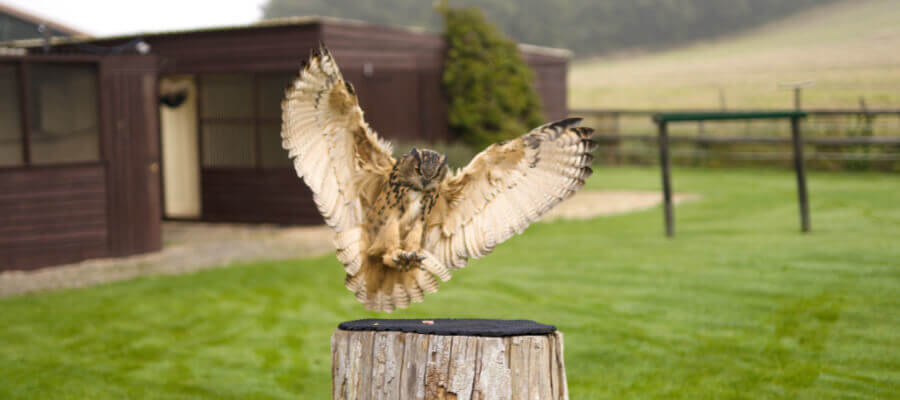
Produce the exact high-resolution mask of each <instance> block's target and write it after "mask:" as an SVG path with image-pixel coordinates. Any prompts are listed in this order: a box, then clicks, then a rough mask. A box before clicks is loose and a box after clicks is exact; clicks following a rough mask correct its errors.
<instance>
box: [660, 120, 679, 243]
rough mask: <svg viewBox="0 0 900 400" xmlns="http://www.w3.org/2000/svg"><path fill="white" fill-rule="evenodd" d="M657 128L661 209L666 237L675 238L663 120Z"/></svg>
mask: <svg viewBox="0 0 900 400" xmlns="http://www.w3.org/2000/svg"><path fill="white" fill-rule="evenodd" d="M656 124H657V125H658V126H659V165H660V167H661V169H662V185H663V208H664V211H665V222H666V236H668V237H673V236H675V221H674V218H673V215H672V184H671V177H670V175H671V174H670V171H669V132H668V126H667V124H666V121H665V120H662V119H657V121H656Z"/></svg>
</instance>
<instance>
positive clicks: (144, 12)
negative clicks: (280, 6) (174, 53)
mask: <svg viewBox="0 0 900 400" xmlns="http://www.w3.org/2000/svg"><path fill="white" fill-rule="evenodd" d="M265 2H266V0H219V1H214V0H152V1H146V0H141V1H134V0H119V1H115V0H0V3H4V4H7V5H10V6H13V7H15V8H18V9H20V10H23V11H26V12H28V13H31V14H36V15H38V16H42V17H46V18H49V19H50V20H52V21H54V22H58V23H61V24H63V25H67V26H70V27H72V28H75V29H78V30H80V31H83V32H86V33H89V34H91V35H96V36H107V35H117V34H123V33H134V32H148V31H167V30H173V29H186V28H198V27H208V26H221V25H238V24H247V23H251V22H253V21H256V20H258V19H259V18H260V17H261V16H262V11H261V9H260V7H261V6H262V5H263V4H264V3H265Z"/></svg>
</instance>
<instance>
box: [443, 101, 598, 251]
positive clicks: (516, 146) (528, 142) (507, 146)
mask: <svg viewBox="0 0 900 400" xmlns="http://www.w3.org/2000/svg"><path fill="white" fill-rule="evenodd" d="M580 122H581V119H580V118H569V119H564V120H561V121H557V122H553V123H549V124H546V125H543V126H540V127H538V128H535V129H534V130H532V131H531V132H529V133H527V134H525V135H524V136H521V137H519V138H517V139H514V140H510V141H506V142H501V143H497V144H494V145H491V146H490V147H488V148H487V149H485V150H484V151H482V152H481V153H480V154H478V155H477V156H476V157H475V158H474V159H472V161H471V162H470V163H469V165H467V166H466V167H465V168H464V169H462V170H461V171H459V172H457V173H456V174H455V175H454V176H452V177H450V178H448V179H446V180H445V181H444V182H443V183H442V185H441V187H440V192H439V197H438V199H439V200H438V203H437V204H435V207H434V209H433V210H432V213H431V214H430V215H429V221H428V228H427V236H426V242H425V246H426V248H427V249H428V250H430V251H431V253H433V254H434V255H435V256H436V257H437V259H438V260H440V261H441V262H442V263H443V264H444V265H446V266H447V267H449V268H452V269H458V268H462V267H464V266H465V265H466V262H467V260H468V259H469V258H479V257H483V256H485V255H487V254H488V253H490V252H491V251H492V250H493V249H494V247H495V246H497V245H498V244H500V243H502V242H503V241H505V240H507V239H509V238H510V237H511V236H512V235H513V234H515V233H521V232H522V231H523V230H524V229H525V228H526V227H528V225H530V224H531V223H532V222H534V221H537V220H538V219H539V218H540V217H541V216H542V215H543V214H544V213H546V212H547V211H548V210H550V209H551V208H552V207H553V206H555V205H556V204H559V203H560V202H561V201H563V200H565V199H567V198H569V197H570V196H571V195H572V194H573V193H575V191H576V190H578V189H580V188H581V187H582V186H584V180H585V179H586V178H587V177H589V176H590V174H591V172H592V171H591V168H590V164H591V161H592V160H593V156H591V154H590V153H591V151H593V150H594V148H595V147H596V145H595V143H594V141H593V140H591V136H592V134H593V130H591V129H590V128H582V127H578V124H579V123H580Z"/></svg>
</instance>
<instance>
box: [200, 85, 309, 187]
mask: <svg viewBox="0 0 900 400" xmlns="http://www.w3.org/2000/svg"><path fill="white" fill-rule="evenodd" d="M210 75H236V76H241V77H242V78H248V79H249V80H250V90H251V96H252V105H253V106H252V110H251V114H252V116H250V117H206V116H204V115H203V96H204V92H203V86H204V80H205V79H208V77H209V76H210ZM279 75H283V76H285V77H288V76H290V78H289V79H288V81H289V82H292V81H293V79H296V71H293V70H290V71H286V70H268V71H222V72H218V71H217V72H208V73H198V74H197V79H196V82H197V93H198V98H197V140H198V141H199V143H198V145H197V149H198V151H199V153H200V154H199V161H200V169H201V170H203V169H208V170H243V171H248V170H254V171H258V172H265V171H273V170H281V169H291V168H293V167H292V166H291V164H290V163H286V164H285V165H283V166H266V165H265V162H264V161H263V133H262V127H263V125H265V124H272V123H274V124H276V125H278V126H280V125H281V122H282V121H281V118H282V117H281V115H278V116H277V117H263V116H262V115H261V114H262V110H261V108H262V107H261V103H260V100H261V96H260V94H261V92H262V89H261V87H262V85H261V84H260V81H261V80H262V79H265V78H273V77H277V76H279ZM288 84H289V83H288ZM287 87H288V86H287V85H285V87H284V89H285V90H286V89H287ZM207 124H223V125H228V124H250V125H252V126H253V129H252V132H250V134H251V135H252V138H251V141H250V142H251V143H253V151H252V154H253V165H246V166H232V165H207V163H206V149H205V147H206V146H205V139H204V135H203V132H204V127H205V126H206V125H207Z"/></svg>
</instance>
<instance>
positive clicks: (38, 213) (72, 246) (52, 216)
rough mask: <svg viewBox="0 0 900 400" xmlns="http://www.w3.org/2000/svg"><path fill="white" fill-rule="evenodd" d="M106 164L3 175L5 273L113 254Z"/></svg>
mask: <svg viewBox="0 0 900 400" xmlns="http://www.w3.org/2000/svg"><path fill="white" fill-rule="evenodd" d="M106 207H107V202H106V172H105V170H104V167H103V166H102V164H90V165H70V166H59V167H47V168H29V169H24V168H23V169H5V170H0V270H6V269H32V268H38V267H42V266H47V265H54V264H63V263H71V262H76V261H80V260H84V259H86V258H93V257H103V256H106V255H107V250H106V249H107V230H106V229H107V223H108V221H107V219H106Z"/></svg>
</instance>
